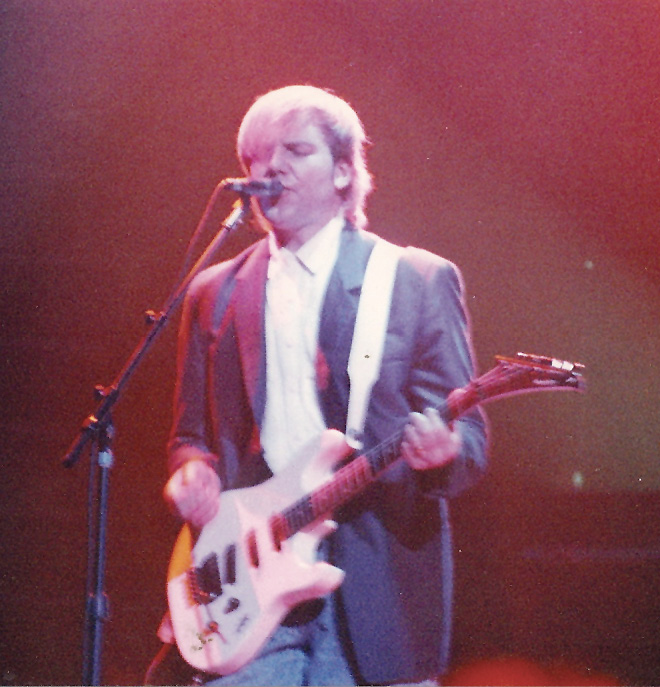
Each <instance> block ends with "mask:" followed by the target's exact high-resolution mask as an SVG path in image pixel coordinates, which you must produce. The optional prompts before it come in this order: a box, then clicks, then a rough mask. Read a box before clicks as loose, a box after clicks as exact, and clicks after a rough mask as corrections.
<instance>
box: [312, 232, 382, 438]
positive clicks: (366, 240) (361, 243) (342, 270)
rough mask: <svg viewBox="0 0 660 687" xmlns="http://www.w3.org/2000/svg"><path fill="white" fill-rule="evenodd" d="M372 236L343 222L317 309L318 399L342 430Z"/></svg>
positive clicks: (329, 417) (372, 244)
mask: <svg viewBox="0 0 660 687" xmlns="http://www.w3.org/2000/svg"><path fill="white" fill-rule="evenodd" d="M375 240H376V239H375V237H374V235H373V234H370V233H368V232H366V231H357V230H355V229H353V228H352V227H351V226H350V225H347V226H346V227H345V229H344V231H343V232H342V237H341V243H340V246H339V255H338V257H337V264H336V265H335V269H334V270H333V273H332V275H331V276H330V281H329V283H328V289H327V291H326V296H325V301H324V303H323V309H322V312H321V324H320V329H319V341H318V346H319V349H318V354H317V383H318V389H319V398H320V400H321V406H322V408H323V411H324V414H325V417H326V421H327V423H328V425H329V426H331V427H337V428H338V429H341V430H342V431H344V429H345V424H346V423H345V419H346V418H345V413H346V406H347V403H348V373H347V366H348V358H349V355H350V351H351V343H352V340H353V329H354V328H355V318H356V316H357V308H358V304H359V302H360V294H361V292H362V282H363V281H364V273H365V270H366V267H367V262H368V260H369V256H370V255H371V250H372V249H373V246H374V244H375Z"/></svg>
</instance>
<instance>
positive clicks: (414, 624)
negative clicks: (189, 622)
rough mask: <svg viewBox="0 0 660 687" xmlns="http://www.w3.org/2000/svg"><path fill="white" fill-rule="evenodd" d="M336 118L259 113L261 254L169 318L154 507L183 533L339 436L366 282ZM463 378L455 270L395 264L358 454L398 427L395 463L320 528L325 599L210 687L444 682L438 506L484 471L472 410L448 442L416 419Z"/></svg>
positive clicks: (359, 216) (295, 615)
mask: <svg viewBox="0 0 660 687" xmlns="http://www.w3.org/2000/svg"><path fill="white" fill-rule="evenodd" d="M364 147H365V135H364V131H363V128H362V125H361V123H360V121H359V119H358V117H357V115H356V114H355V112H354V111H353V110H352V109H351V107H350V106H349V105H348V104H347V103H346V102H344V101H343V100H341V99H340V98H338V97H336V96H335V95H332V94H330V93H328V92H326V91H323V90H321V89H317V88H314V87H311V86H290V87H287V88H283V89H278V90H276V91H271V92H270V93H268V94H266V95H265V96H262V97H261V98H259V99H258V100H257V101H256V102H255V104H254V105H253V106H252V107H251V108H250V110H249V111H248V113H247V114H246V116H245V118H244V120H243V123H242V124H241V127H240V130H239V134H238V143H237V151H238V155H239V159H240V161H241V164H242V166H243V168H244V170H245V173H246V174H247V176H248V177H249V178H250V179H251V180H258V181H270V180H275V181H278V182H279V183H281V185H282V192H281V193H280V194H279V195H276V196H272V197H266V198H262V199H260V200H259V203H258V204H256V203H255V206H256V207H255V212H256V213H257V216H258V218H259V221H260V222H261V223H262V224H263V225H264V227H265V228H266V229H267V230H268V233H267V235H266V237H265V238H264V239H262V240H261V241H258V242H257V243H256V244H254V245H253V246H251V247H250V248H248V249H247V250H246V251H244V252H243V253H242V254H241V255H239V256H238V257H236V258H235V259H233V260H230V261H228V262H226V263H223V264H221V265H216V266H214V267H211V268H209V269H208V270H205V271H204V272H203V273H202V274H201V275H199V277H198V278H197V279H196V280H195V282H194V283H193V284H192V286H191V288H190V290H189V293H188V295H187V298H186V304H185V307H184V314H183V321H182V329H181V335H180V349H179V356H178V384H177V392H176V398H175V418H174V426H173V431H172V439H171V442H170V447H169V449H170V451H169V468H170V471H171V477H170V479H169V481H168V483H167V485H166V487H165V498H166V500H167V501H168V502H169V503H170V504H171V505H172V507H173V508H174V510H175V511H176V512H177V513H178V514H179V515H180V516H181V517H182V518H183V519H184V520H185V521H187V522H188V523H190V524H191V526H192V527H193V528H197V529H198V528H202V527H203V526H204V525H205V524H207V523H208V522H209V521H210V520H211V519H212V518H213V517H214V515H215V514H216V513H217V511H218V507H219V503H220V502H221V500H222V498H223V496H222V492H223V491H225V490H229V489H235V488H240V487H246V486H252V485H254V484H257V483H260V482H262V481H263V480H264V479H267V478H269V477H270V476H272V475H273V474H277V473H278V472H279V471H281V470H282V469H284V468H285V467H286V465H287V464H288V463H289V460H290V458H291V456H295V455H297V453H299V452H300V450H301V449H302V448H303V447H305V446H309V445H310V442H313V441H314V440H315V439H317V438H318V437H319V435H320V434H321V433H322V432H323V431H324V430H325V429H326V428H335V429H339V430H341V431H342V432H344V431H345V429H346V413H347V404H348V399H349V377H348V374H347V362H348V359H349V355H350V350H351V341H352V334H353V328H354V325H355V320H356V311H357V307H358V303H359V299H360V294H361V287H362V283H363V279H364V274H365V269H366V265H367V262H368V259H369V256H370V254H371V251H372V249H373V246H374V244H375V242H376V238H375V236H374V235H373V234H370V233H368V232H366V231H365V230H364V225H365V221H366V220H365V216H364V204H365V199H366V196H367V194H368V192H369V190H370V188H371V181H370V177H369V174H368V172H367V169H366V164H365V157H364ZM472 373H473V363H472V356H471V348H470V341H469V332H468V323H467V316H466V313H465V309H464V305H463V300H462V285H461V280H460V275H459V273H458V270H457V269H456V268H455V267H454V266H453V265H452V264H451V263H449V262H448V261H446V260H443V259H441V258H439V257H437V256H434V255H432V254H430V253H427V252H425V251H422V250H419V249H414V248H407V249H405V250H403V251H402V254H401V257H400V259H399V262H398V265H397V268H396V276H395V280H394V286H393V292H392V297H391V306H390V314H389V320H388V323H387V330H386V333H385V343H384V352H383V359H382V364H381V368H380V373H379V377H378V380H377V382H376V384H375V385H374V387H373V390H372V393H371V397H370V401H369V405H368V413H367V415H366V422H365V425H364V428H363V432H362V441H363V445H364V448H365V449H368V448H370V447H373V446H374V445H376V444H377V443H379V442H381V441H383V440H385V439H387V438H389V437H390V435H392V433H393V432H394V430H396V429H397V428H399V427H403V426H404V425H405V424H406V421H407V426H406V429H405V435H404V441H403V444H402V446H401V452H402V456H403V460H401V461H398V462H397V463H395V464H394V465H393V466H392V467H390V468H389V469H388V470H387V471H385V473H384V474H383V475H382V476H381V477H380V478H379V479H378V480H377V482H376V483H375V484H373V485H371V486H370V487H369V488H368V489H367V490H365V491H364V492H363V493H362V494H361V495H359V496H357V497H356V498H355V499H354V500H352V501H351V502H350V503H349V504H347V505H346V506H344V507H342V508H341V509H340V510H339V512H337V513H334V514H333V517H334V518H335V520H337V521H338V524H339V526H338V529H337V531H336V532H335V533H333V534H332V535H330V536H329V537H328V538H327V539H326V540H325V541H324V543H323V545H322V547H321V549H322V550H321V553H320V555H322V556H324V557H326V558H327V559H328V560H329V561H330V562H331V563H333V564H334V565H337V566H338V567H340V568H342V569H343V570H344V571H345V572H346V577H345V580H344V582H343V584H342V585H341V586H340V587H339V589H338V590H337V591H336V592H334V593H333V594H331V595H328V596H327V597H325V598H324V599H323V600H322V601H320V602H306V603H304V604H302V606H300V607H298V608H297V609H295V610H293V611H292V613H291V614H290V615H289V616H288V617H287V618H286V619H285V621H284V622H283V623H282V625H281V627H279V629H277V630H276V632H275V633H274V635H273V636H272V638H271V639H270V640H269V641H268V642H267V644H266V645H265V646H264V648H263V650H262V652H261V653H260V654H259V655H258V656H257V657H256V658H255V659H254V660H253V661H251V662H250V663H249V664H248V665H247V666H245V667H244V668H242V669H240V670H238V671H237V672H235V673H232V674H230V675H226V676H220V677H215V678H213V677H211V676H209V679H212V680H213V682H212V684H221V685H273V684H283V685H293V684H299V685H303V684H307V685H366V684H393V683H402V682H420V681H423V680H426V679H430V678H434V677H436V676H438V675H440V674H441V673H442V672H443V671H444V670H445V668H446V666H447V660H448V648H449V637H450V613H451V586H452V560H451V541H450V531H449V522H448V508H447V502H446V498H447V497H450V496H453V495H456V494H458V493H459V492H461V491H462V490H463V489H465V488H466V487H468V486H470V485H471V484H472V483H474V482H475V481H476V480H477V479H478V478H479V477H480V475H481V474H482V472H483V471H484V469H485V463H486V431H485V423H484V420H483V418H482V416H481V415H480V413H479V412H478V411H475V412H472V413H470V414H468V415H466V416H465V417H463V418H461V419H460V420H458V421H456V422H454V423H453V427H448V426H446V425H445V423H444V422H443V421H442V420H441V418H440V416H439V414H438V413H437V412H436V411H435V410H434V408H437V407H440V406H441V405H442V403H443V401H444V400H445V399H446V397H447V395H448V394H449V392H451V391H452V390H453V389H454V388H458V387H461V386H464V385H466V384H467V383H468V382H469V381H470V377H471V375H472Z"/></svg>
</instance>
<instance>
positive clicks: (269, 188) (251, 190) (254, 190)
mask: <svg viewBox="0 0 660 687" xmlns="http://www.w3.org/2000/svg"><path fill="white" fill-rule="evenodd" d="M220 186H221V187H222V188H223V189H224V190H225V191H234V192H235V193H240V194H241V195H244V196H258V197H261V198H268V197H271V196H279V195H280V194H281V193H282V191H284V186H282V184H281V183H280V182H279V181H277V180H276V179H273V180H271V181H254V180H251V179H225V180H224V181H221V182H220Z"/></svg>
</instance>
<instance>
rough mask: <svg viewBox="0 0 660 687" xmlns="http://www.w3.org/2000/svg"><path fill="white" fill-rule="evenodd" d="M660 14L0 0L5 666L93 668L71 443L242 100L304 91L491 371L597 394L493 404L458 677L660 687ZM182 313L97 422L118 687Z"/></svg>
mask: <svg viewBox="0 0 660 687" xmlns="http://www.w3.org/2000/svg"><path fill="white" fill-rule="evenodd" d="M659 14H660V5H658V3H657V2H653V1H651V0H646V1H644V0H602V1H598V2H596V0H593V1H591V2H590V1H588V0H582V1H579V0H534V1H533V2H528V1H527V0H506V1H505V0H493V1H485V0H483V1H480V2H477V1H473V0H467V1H464V2H458V1H450V0H435V1H431V0H419V1H414V0H408V1H403V0H392V1H385V0H362V1H355V2H341V1H337V0H330V1H327V2H320V1H319V2H316V1H309V0H308V1H304V0H298V1H292V0H277V1H276V0H270V1H266V0H263V1H256V0H255V1H252V2H249V1H245V2H238V1H225V2H218V1H212V0H170V1H166V0H5V1H4V2H3V3H2V5H0V48H1V52H0V54H1V62H0V106H1V108H2V115H1V120H0V121H1V122H2V124H1V128H0V137H1V138H0V140H1V144H2V155H1V156H0V173H1V181H2V200H1V203H2V208H1V209H2V214H1V217H2V233H1V237H0V368H1V370H2V374H1V375H0V392H1V396H0V399H1V403H2V408H1V410H0V423H1V425H0V426H1V446H2V461H3V480H2V491H3V495H2V519H1V522H2V545H3V555H2V563H1V567H0V575H1V581H0V583H1V588H0V590H1V593H2V599H3V610H2V620H1V630H2V638H1V639H2V644H1V647H0V651H1V652H2V653H1V655H0V673H1V675H2V680H3V684H75V683H78V682H80V679H81V677H80V676H81V669H80V661H81V634H82V618H83V604H84V582H85V556H86V551H85V547H86V532H85V519H86V515H85V510H86V491H87V466H88V463H87V460H84V461H81V463H80V464H79V465H78V466H77V467H75V468H73V469H71V470H65V469H64V468H63V467H62V466H61V464H60V459H61V457H62V456H63V455H64V453H65V452H66V449H67V448H68V446H69V444H70V442H71V441H72V440H73V438H74V437H75V436H76V434H77V432H78V429H79V427H80V424H81V422H82V420H83V419H84V418H85V417H86V416H87V415H88V414H89V413H90V412H91V411H92V409H93V408H94V401H93V399H92V391H93V388H94V385H95V384H97V383H102V384H109V383H110V382H111V381H112V380H113V379H114V377H115V376H116V374H117V373H118V371H119V369H120V368H121V366H122V365H123V363H124V362H125V360H126V359H127V357H128V356H129V354H130V353H131V351H132V350H133V348H134V346H135V345H136V344H137V342H138V340H139V339H140V338H141V336H142V335H143V333H144V331H145V326H144V321H143V315H142V313H143V312H144V311H145V310H147V309H149V308H153V309H159V308H160V307H161V306H162V304H163V302H164V300H165V298H166V296H167V295H168V293H169V290H170V287H171V286H172V284H173V283H174V280H175V277H176V275H177V273H178V270H179V266H180V263H181V260H182V257H183V254H184V250H185V246H186V244H187V242H188V239H189V237H190V235H191V233H192V231H193V229H194V227H195V225H196V223H197V221H198V219H199V217H200V215H201V213H202V210H203V208H204V205H205V203H206V200H207V198H208V196H209V195H210V193H211V191H212V189H213V188H214V186H215V185H216V183H217V182H218V181H219V180H220V179H221V178H223V177H225V176H234V175H237V174H238V173H239V169H238V166H237V163H236V162H235V158H234V153H233V140H234V134H235V131H236V129H237V127H238V124H239V122H240V118H241V116H242V114H243V113H244V111H245V110H246V108H247V107H248V106H249V105H250V103H251V102H252V100H253V99H254V97H256V96H257V95H258V94H260V93H262V92H264V91H266V90H269V89H271V88H274V87H277V86H282V85H285V84H290V83H299V82H304V83H312V84H315V85H319V86H323V87H327V88H331V89H333V90H335V91H336V92H337V93H339V94H340V95H342V96H343V97H345V98H346V99H347V100H349V102H351V103H352V104H353V106H354V107H355V108H356V110H357V111H358V113H359V114H360V115H361V117H362V119H363V121H364V123H365V126H366V129H367V132H368V134H369V136H370V137H371V139H372V142H373V147H372V148H371V150H370V164H371V168H372V170H373V172H374V174H375V177H376V183H377V191H376V192H375V193H374V195H373V197H372V198H371V202H370V203H369V216H370V221H371V228H372V229H373V230H374V231H376V232H379V233H381V234H382V235H384V236H385V237H387V238H389V239H391V240H394V241H396V242H400V243H404V244H405V243H412V244H416V245H420V246H422V247H424V248H427V249H430V250H432V251H435V252H438V253H440V254H442V255H444V256H445V257H447V258H449V259H451V260H453V261H455V262H456V263H458V264H459V265H460V267H461V268H462V270H463V274H464V277H465V281H466V285H467V293H468V301H469V307H470V310H471V314H472V323H473V328H474V343H475V348H476V353H477V356H478V360H479V366H480V369H481V371H485V370H486V369H487V368H488V367H489V366H490V365H491V363H492V359H493V356H494V355H495V354H498V353H500V354H506V355H509V354H513V353H515V352H516V351H518V350H523V351H528V352H533V353H541V354H547V355H553V356H557V357H563V358H568V359H575V360H579V361H581V362H583V363H585V364H586V366H587V370H588V379H589V384H590V386H589V391H588V393H587V394H586V395H584V396H580V395H575V394H548V395H536V396H526V397H520V398H514V399H510V400H505V401H502V402H500V403H499V404H494V405H491V406H490V409H489V416H490V419H491V423H492V437H493V444H492V447H493V448H492V463H493V466H492V470H491V474H490V476H489V478H488V480H487V481H486V482H484V483H483V484H482V485H481V486H480V487H478V488H477V489H476V490H475V491H474V492H472V493H471V494H469V495H466V496H465V497H462V498H461V499H459V500H458V501H457V503H456V504H454V513H455V518H456V528H457V533H456V535H457V536H456V539H457V541H456V545H457V561H458V579H457V626H456V641H455V652H454V655H455V663H456V665H457V666H459V665H460V664H461V663H463V662H465V661H467V660H469V659H472V658H479V657H491V656H498V655H502V654H510V653H513V654H517V655H522V656H526V657H531V658H533V659H538V660H554V659H557V658H563V659H565V660H570V661H572V662H575V663H579V664H580V665H581V666H583V667H588V668H591V669H593V670H597V669H604V670H607V671H609V672H611V673H613V674H616V675H618V676H620V677H621V679H622V680H626V681H627V682H635V681H637V682H654V681H655V682H658V681H660V672H659V671H658V668H657V666H658V665H660V627H659V623H658V618H660V601H659V599H658V591H657V590H658V589H659V588H660V586H659V584H658V582H660V569H659V567H658V559H659V557H660V524H659V522H660V518H659V517H658V515H659V514H660V513H659V511H660V503H659V501H660V499H659V498H658V490H659V489H660V470H659V469H658V464H659V459H660V419H659V417H658V399H659V398H660V394H659V391H660V382H659V381H658V370H659V369H660V345H659V344H658V340H659V335H660V316H659V313H660V307H659V300H660V298H659V296H660V250H659V247H660V193H659V190H660V129H659V127H660V117H659V114H658V110H659V104H660V102H659V100H658V93H659V92H660V59H659V55H660V32H658V26H659V25H660V17H659ZM230 200H231V199H230V198H226V199H225V200H223V202H222V203H221V204H220V205H221V207H219V208H218V220H219V219H220V218H221V217H223V216H224V215H225V214H226V213H227V212H228V210H229V206H230ZM223 203H224V205H223ZM255 236H256V234H255V232H254V231H252V230H250V229H244V230H241V231H240V233H239V234H237V235H236V236H235V237H234V238H233V239H232V241H231V242H230V243H229V245H227V247H226V249H225V250H224V252H223V257H227V256H231V255H233V254H235V253H236V252H237V251H238V250H239V249H240V248H241V247H242V246H244V245H246V244H247V243H249V242H251V241H253V240H254V239H255ZM207 238H208V239H210V236H208V237H207ZM175 329H176V322H175V321H174V322H172V325H171V326H170V327H169V328H168V330H167V331H166V332H165V333H164V334H163V336H162V337H161V338H160V339H159V340H158V342H157V344H156V346H155V347H154V348H153V349H152V351H151V353H150V355H149V357H148V359H147V361H146V363H145V364H144V365H143V366H142V367H141V368H140V370H139V371H138V373H137V374H136V376H135V377H134V378H133V380H132V381H131V383H130V385H129V387H128V390H127V393H126V394H125V396H124V398H123V399H122V400H121V402H120V404H119V406H118V407H117V409H116V413H115V417H114V419H115V424H116V429H117V440H116V445H115V450H116V465H115V467H114V469H113V472H112V478H111V500H110V517H109V539H108V575H107V587H108V593H109V595H110V598H111V605H112V619H111V622H109V623H108V625H107V626H106V633H105V644H104V653H103V661H104V671H103V679H104V681H105V682H106V683H109V684H123V683H136V682H139V681H140V680H141V677H142V671H143V669H144V667H145V665H146V663H147V662H148V660H149V658H150V656H151V655H152V654H153V652H154V650H155V649H156V646H157V643H156V640H155V637H154V631H155V629H156V626H157V624H158V621H159V617H160V615H161V613H162V611H163V608H164V584H165V568H166V565H167V560H168V557H169V552H170V547H171V544H172V541H173V537H174V535H175V533H176V530H177V524H176V523H175V522H174V521H173V519H172V518H171V517H170V516H169V514H168V513H167V511H166V509H165V507H164V505H163V503H162V501H161V495H160V494H161V489H162V485H163V483H164V480H165V469H164V456H163V453H164V451H163V449H164V444H165V441H166V436H167V431H168V424H169V413H170V396H171V392H172V376H173V355H174V342H175Z"/></svg>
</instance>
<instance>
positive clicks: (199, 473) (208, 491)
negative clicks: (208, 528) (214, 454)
mask: <svg viewBox="0 0 660 687" xmlns="http://www.w3.org/2000/svg"><path fill="white" fill-rule="evenodd" d="M163 495H164V497H165V501H167V503H168V504H169V505H170V507H171V508H172V509H173V510H174V511H175V512H176V513H177V514H178V515H179V516H181V518H183V519H184V520H185V521H186V522H188V523H190V525H192V527H194V528H195V529H201V528H202V527H203V526H204V525H206V523H207V522H209V521H210V520H211V519H212V518H213V517H214V516H215V515H216V513H217V512H218V507H219V506H220V478H219V477H218V474H217V473H216V471H215V470H214V469H213V468H212V467H211V466H210V465H209V464H208V463H206V462H205V461H203V460H191V461H188V462H187V463H184V464H183V465H182V466H181V467H180V468H179V469H178V470H177V471H176V472H175V473H174V474H173V475H172V476H171V477H170V479H169V480H168V482H167V484H166V485H165V489H164V491H163Z"/></svg>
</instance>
